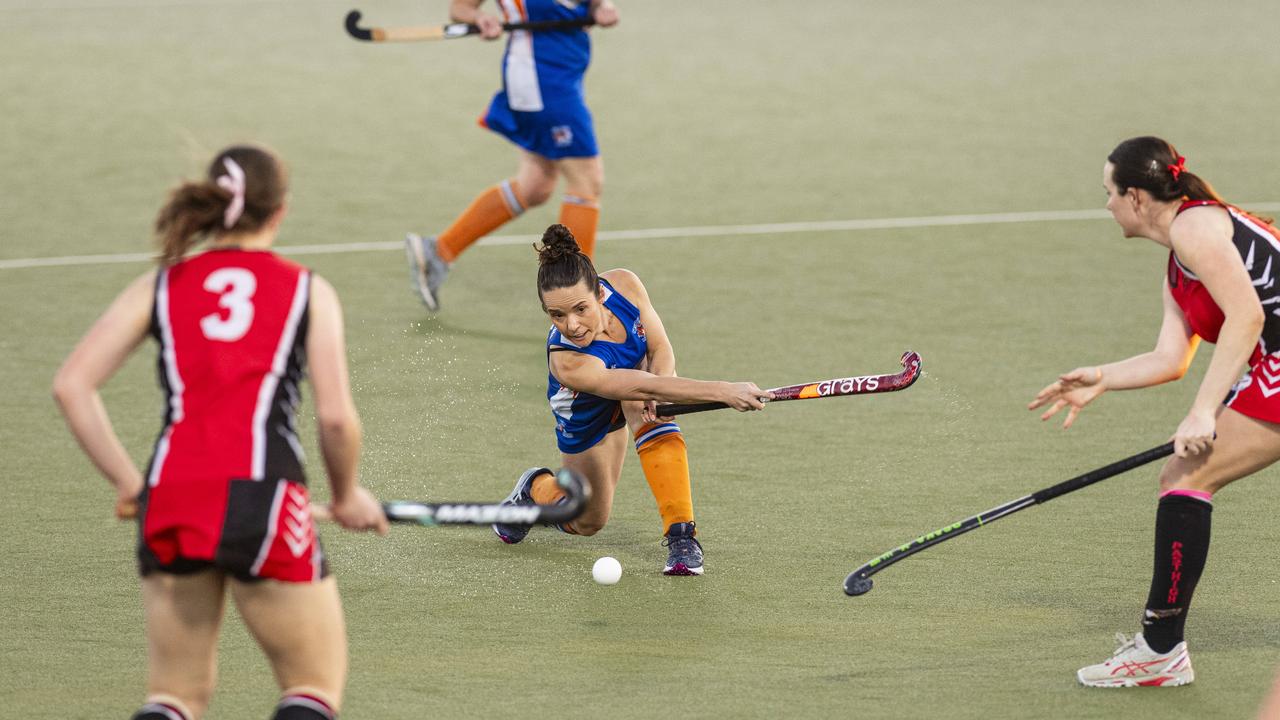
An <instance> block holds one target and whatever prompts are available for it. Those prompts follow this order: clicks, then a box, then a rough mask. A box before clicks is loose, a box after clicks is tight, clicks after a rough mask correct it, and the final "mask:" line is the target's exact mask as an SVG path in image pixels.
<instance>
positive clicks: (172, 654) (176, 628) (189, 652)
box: [134, 570, 225, 720]
mask: <svg viewBox="0 0 1280 720" xmlns="http://www.w3.org/2000/svg"><path fill="white" fill-rule="evenodd" d="M224 584H225V579H224V577H223V575H222V573H220V572H217V571H214V570H206V571H204V572H198V573H193V574H190V575H174V574H170V573H165V572H152V573H151V574H149V575H147V576H146V577H144V578H142V608H143V613H144V615H145V618H146V626H147V703H146V705H144V706H143V707H142V708H141V709H140V710H138V713H137V714H136V715H134V717H135V718H140V719H142V718H145V719H146V720H151V719H152V718H163V719H164V720H195V719H196V718H199V717H200V716H202V715H204V711H205V709H206V708H207V707H208V706H209V698H210V697H211V696H212V695H213V686H214V683H215V681H216V679H217V656H218V630H219V628H220V627H221V626H222V607H223V597H224V593H223V588H224Z"/></svg>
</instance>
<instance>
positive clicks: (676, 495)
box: [622, 402, 703, 575]
mask: <svg viewBox="0 0 1280 720" xmlns="http://www.w3.org/2000/svg"><path fill="white" fill-rule="evenodd" d="M642 407H643V404H642V403H638V402H626V403H623V404H622V411H623V413H624V414H625V415H626V418H627V426H628V427H629V428H630V430H631V435H632V437H633V438H634V439H635V448H636V454H637V455H639V456H640V467H641V469H642V470H643V471H644V479H645V481H647V482H648V483H649V489H650V490H651V491H652V492H653V498H654V500H656V501H657V503H658V513H659V514H660V515H661V516H662V530H663V536H664V537H665V538H666V539H665V540H664V541H663V542H664V544H666V545H667V550H668V553H667V564H666V566H665V568H664V569H663V573H664V574H667V575H701V574H702V572H703V563H702V544H701V543H699V542H698V540H697V538H695V537H694V535H695V534H696V531H695V526H694V521H693V487H692V483H691V481H690V478H689V453H688V449H687V448H686V447H685V442H684V435H683V434H682V433H681V432H680V426H679V425H676V424H675V423H674V422H653V423H646V422H644V421H643V420H642V419H641V416H640V411H641V409H642Z"/></svg>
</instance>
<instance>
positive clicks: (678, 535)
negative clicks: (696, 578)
mask: <svg viewBox="0 0 1280 720" xmlns="http://www.w3.org/2000/svg"><path fill="white" fill-rule="evenodd" d="M662 544H663V545H665V546H666V547H667V550H668V552H667V567H666V568H665V569H664V570H663V571H662V574H663V575H701V574H702V543H700V542H698V539H697V538H695V537H694V536H693V523H691V522H687V523H672V525H671V527H669V528H667V535H666V539H665V540H663V541H662Z"/></svg>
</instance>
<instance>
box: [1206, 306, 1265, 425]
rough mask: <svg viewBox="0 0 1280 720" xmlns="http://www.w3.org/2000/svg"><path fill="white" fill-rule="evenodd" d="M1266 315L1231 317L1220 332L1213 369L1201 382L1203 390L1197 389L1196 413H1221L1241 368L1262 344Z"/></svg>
mask: <svg viewBox="0 0 1280 720" xmlns="http://www.w3.org/2000/svg"><path fill="white" fill-rule="evenodd" d="M1262 318H1263V316H1262V315H1261V314H1259V315H1256V316H1255V315H1249V316H1246V317H1233V316H1231V315H1228V316H1227V319H1226V320H1225V321H1224V322H1223V323H1222V329H1221V330H1220V331H1219V332H1218V343H1217V345H1216V346H1215V347H1214V349H1213V358H1212V359H1210V360H1209V369H1208V370H1206V371H1205V373H1204V379H1203V380H1201V381H1200V390H1199V391H1198V392H1196V399H1195V402H1194V403H1192V406H1191V409H1192V411H1193V412H1201V413H1205V414H1212V413H1215V412H1217V410H1218V406H1219V405H1221V404H1222V401H1223V399H1224V398H1226V397H1227V393H1229V392H1230V391H1231V386H1232V385H1234V384H1235V382H1236V380H1237V379H1238V378H1239V376H1240V370H1241V369H1242V368H1243V367H1244V365H1245V363H1247V362H1249V356H1250V355H1252V354H1253V349H1254V348H1255V347H1257V345H1258V337H1259V335H1261V333H1262V323H1263V320H1262Z"/></svg>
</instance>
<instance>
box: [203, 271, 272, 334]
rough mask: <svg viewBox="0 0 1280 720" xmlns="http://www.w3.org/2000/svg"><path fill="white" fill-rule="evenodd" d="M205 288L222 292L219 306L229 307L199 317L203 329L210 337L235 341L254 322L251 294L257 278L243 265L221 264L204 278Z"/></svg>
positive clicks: (218, 293)
mask: <svg viewBox="0 0 1280 720" xmlns="http://www.w3.org/2000/svg"><path fill="white" fill-rule="evenodd" d="M204 289H205V290H208V291H209V292H211V293H216V294H217V295H219V298H218V307H220V308H224V309H226V311H227V316H226V317H225V318H224V317H222V313H221V312H216V313H211V314H209V315H205V316H204V317H202V318H200V330H201V332H203V333H204V336H205V337H207V338H209V339H210V340H221V341H223V342H235V341H236V340H239V339H240V338H242V337H244V335H245V333H247V332H249V325H250V324H252V323H253V303H252V302H251V298H252V297H253V293H254V291H256V290H257V289H258V279H257V278H255V277H254V276H253V273H251V272H249V271H248V270H245V269H244V268H235V267H232V268H222V269H220V270H215V271H213V272H211V273H209V277H207V278H205V279H204Z"/></svg>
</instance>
